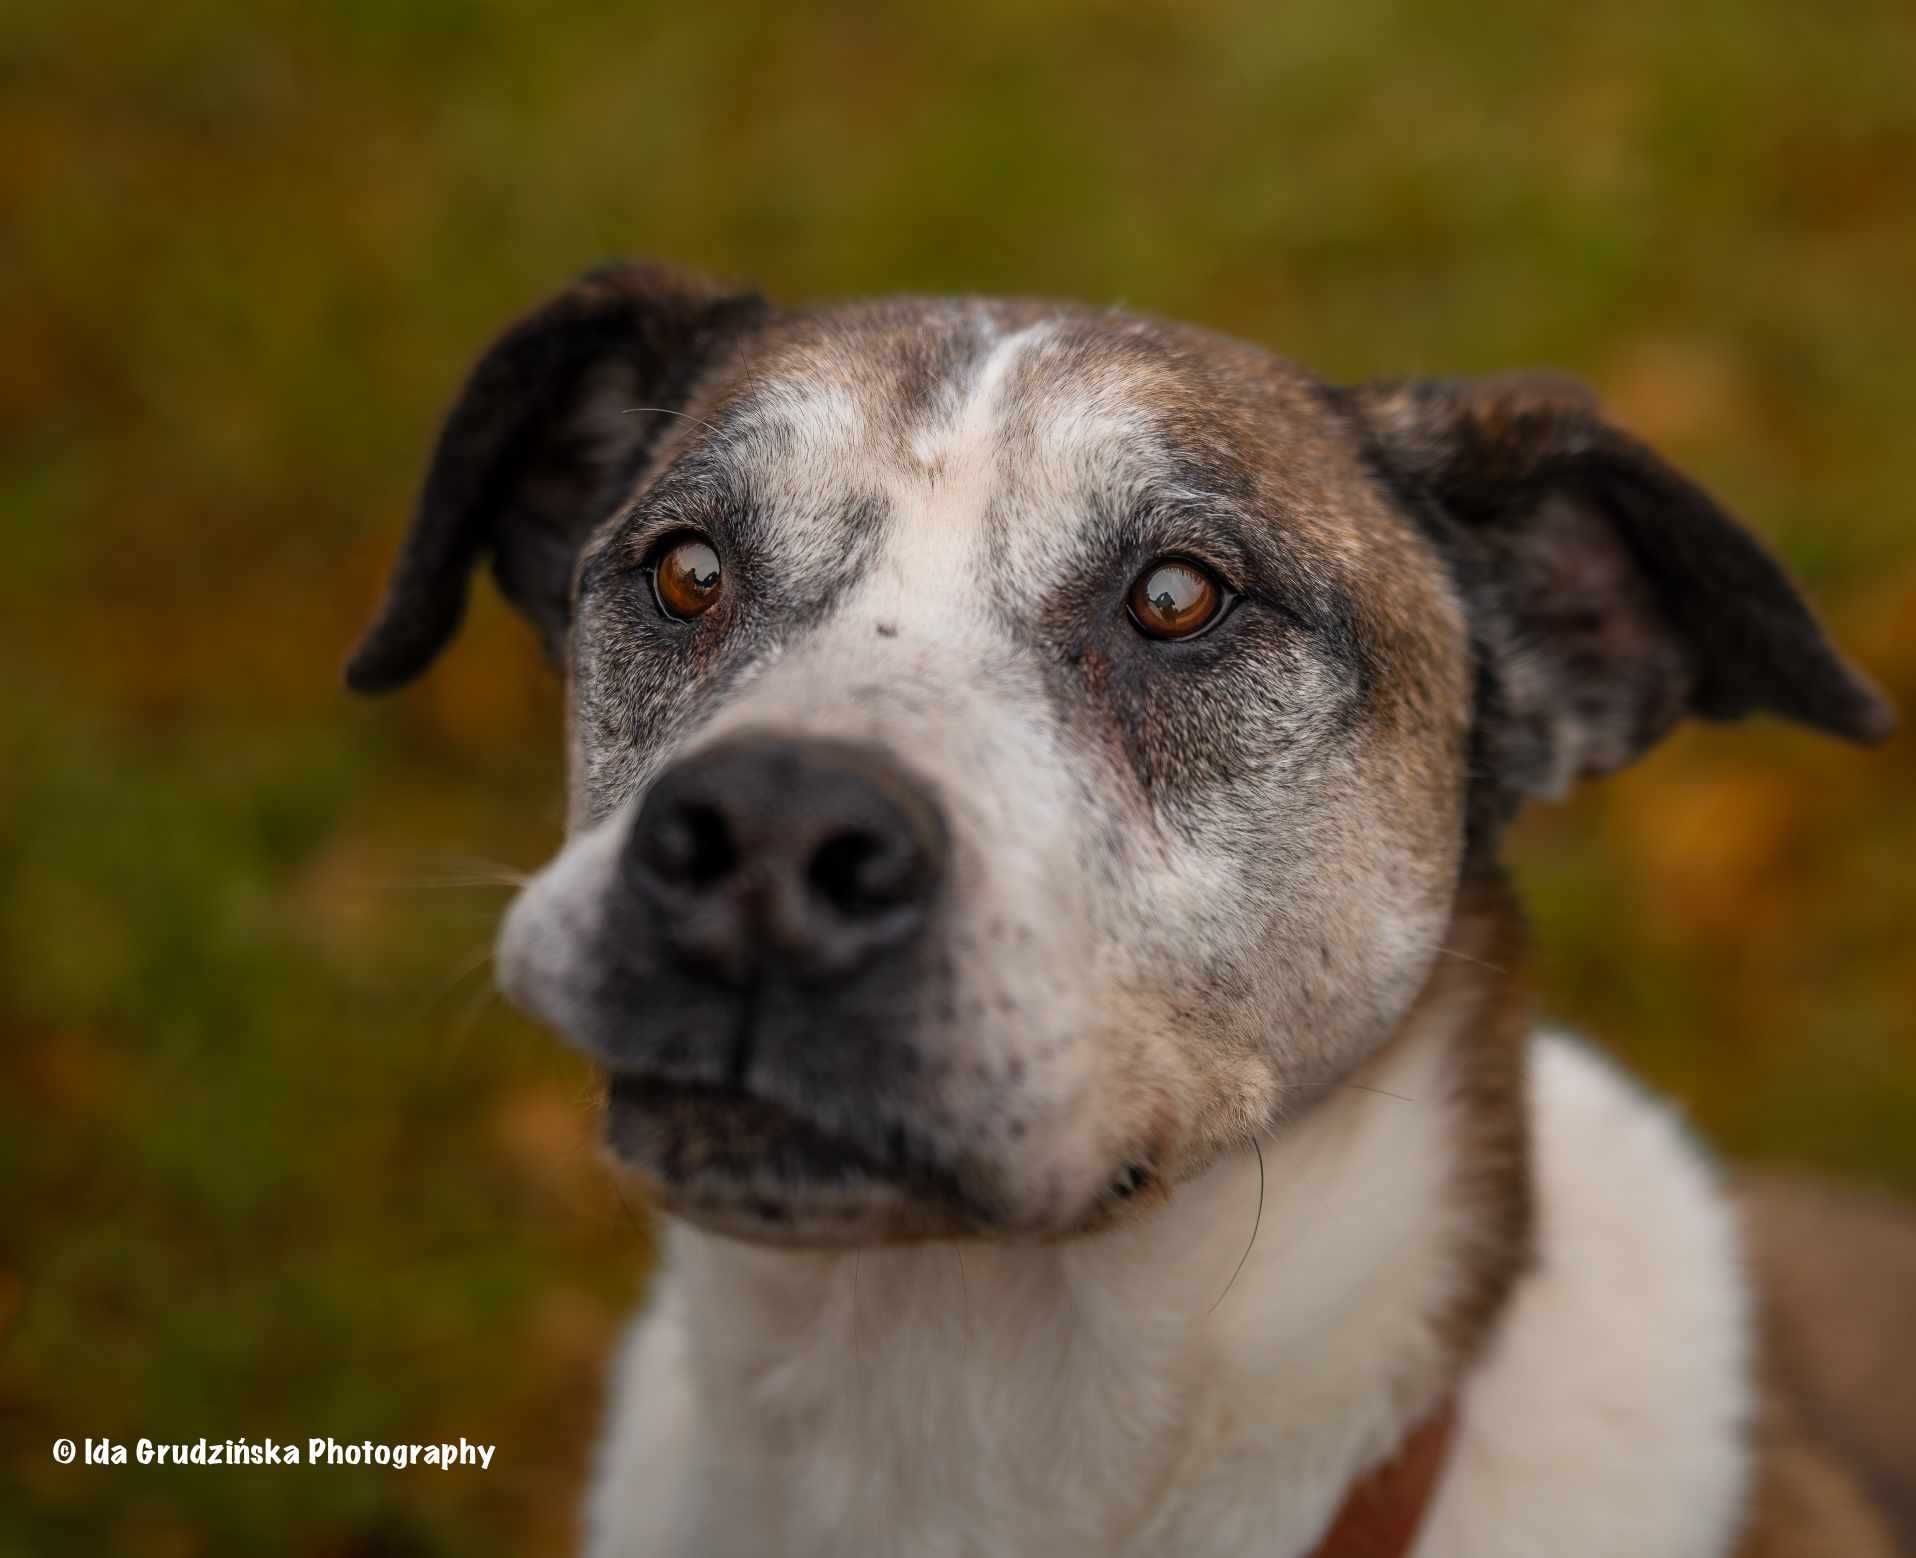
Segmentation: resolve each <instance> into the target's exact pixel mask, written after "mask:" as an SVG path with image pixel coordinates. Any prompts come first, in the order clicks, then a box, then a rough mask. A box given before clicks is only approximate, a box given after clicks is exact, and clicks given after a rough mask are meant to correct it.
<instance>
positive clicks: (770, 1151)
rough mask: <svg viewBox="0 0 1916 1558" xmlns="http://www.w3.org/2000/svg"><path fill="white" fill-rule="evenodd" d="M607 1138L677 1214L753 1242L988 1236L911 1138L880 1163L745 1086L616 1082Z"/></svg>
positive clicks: (616, 1077)
mask: <svg viewBox="0 0 1916 1558" xmlns="http://www.w3.org/2000/svg"><path fill="white" fill-rule="evenodd" d="M606 1139H607V1142H608V1144H609V1145H610V1147H611V1149H612V1151H613V1154H614V1155H615V1156H616V1157H617V1158H618V1159H619V1161H620V1162H621V1163H622V1164H623V1165H624V1166H625V1167H626V1168H628V1169H629V1170H631V1171H632V1172H633V1173H635V1174H636V1175H637V1176H638V1177H639V1178H640V1179H641V1180H642V1181H643V1182H645V1184H646V1185H647V1187H648V1188H649V1189H650V1190H651V1192H652V1193H653V1195H654V1197H655V1198H656V1199H657V1200H658V1201H659V1202H660V1203H661V1204H662V1205H663V1206H664V1208H665V1209H666V1210H667V1211H669V1212H671V1213H672V1214H673V1215H674V1216H677V1217H681V1218H683V1219H685V1220H686V1221H688V1222H692V1223H696V1224H699V1225H700V1226H702V1227H704V1228H707V1229H710V1230H711V1231H713V1232H717V1233H723V1234H727V1235H729V1236H731V1237H733V1238H740V1239H746V1240H750V1241H752V1242H756V1243H771V1244H799V1245H809V1246H847V1245H861V1244H874V1243H893V1242H905V1241H912V1240H920V1239H927V1238H940V1237H953V1236H957V1235H962V1234H964V1233H967V1232H975V1231H978V1229H979V1224H980V1219H979V1218H978V1217H977V1216H976V1215H975V1214H973V1213H972V1212H971V1210H970V1208H969V1206H968V1203H967V1198H966V1197H965V1196H964V1195H963V1194H962V1192H961V1191H960V1190H959V1188H958V1186H957V1184H956V1182H955V1179H954V1178H953V1176H951V1175H950V1174H948V1173H946V1172H944V1171H942V1170H940V1169H939V1168H937V1167H935V1166H934V1165H932V1164H929V1163H927V1162H923V1161H919V1160H917V1159H915V1158H914V1157H913V1156H912V1155H911V1154H910V1153H909V1151H908V1150H907V1147H906V1144H905V1142H904V1141H903V1139H902V1138H898V1139H897V1146H896V1148H895V1150H894V1151H892V1152H889V1153H887V1154H885V1155H884V1156H882V1157H881V1156H880V1155H879V1154H878V1153H876V1152H873V1151H871V1150H869V1149H868V1148H866V1147H865V1146H863V1145H861V1144H858V1143H854V1142H850V1141H847V1140H845V1139H844V1138H843V1137H841V1136H838V1135H835V1134H833V1133H831V1132H829V1131H827V1130H824V1129H822V1128H821V1127H820V1126H818V1125H817V1124H815V1123H813V1122H812V1121H810V1120H807V1119H805V1118H803V1117H801V1116H799V1115H796V1114H794V1113H792V1112H791V1111H789V1110H787V1109H784V1108H781V1107H780V1106H779V1105H777V1104H774V1103H771V1102H768V1101H767V1100H766V1099H764V1098H762V1097H760V1096H758V1095H756V1094H754V1093H749V1092H747V1091H745V1090H743V1089H741V1088H734V1087H724V1086H718V1085H714V1084H709V1083H679V1082H660V1081H657V1080H654V1079H651V1078H647V1077H643V1076H635V1075H632V1074H628V1073H616V1072H615V1073H613V1074H612V1075H611V1076H610V1077H609V1078H608V1085H607V1089H606Z"/></svg>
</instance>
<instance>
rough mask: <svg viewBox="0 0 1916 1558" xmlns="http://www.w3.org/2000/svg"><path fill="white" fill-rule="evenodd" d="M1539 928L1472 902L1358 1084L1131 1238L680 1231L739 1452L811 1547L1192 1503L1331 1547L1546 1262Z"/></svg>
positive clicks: (1496, 896) (674, 1296)
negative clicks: (776, 1246)
mask: <svg viewBox="0 0 1916 1558" xmlns="http://www.w3.org/2000/svg"><path fill="white" fill-rule="evenodd" d="M1519 941H1520V937H1519V934H1518V930H1517V922H1516V916H1515V913H1514V910H1513V909H1512V907H1511V905H1510V902H1509V899H1508V896H1507V894H1506V893H1505V892H1504V891H1503V889H1502V888H1501V886H1500V885H1498V884H1495V883H1485V884H1481V885H1480V886H1478V887H1476V888H1473V889H1471V890H1469V891H1467V892H1466V893H1465V894H1464V895H1463V897H1462V898H1461V900H1460V906H1459V909H1458V912H1457V915H1456V917H1455V920H1454V922H1453V924H1452V926H1451V930H1450V934H1449V935H1448V936H1447V938H1446V951H1445V953H1444V954H1443V955H1441V956H1440V957H1439V958H1438V959H1437V961H1436V964H1435V966H1434V968H1433V971H1432V973H1431V976H1430V978H1429V980H1428V982H1427V985H1426V987H1425V989H1424V991H1423V993H1422V995H1421V996H1420V997H1419V999H1418V1001H1417V1003H1416V1005H1415V1007H1414V1008H1413V1010H1412V1011H1411V1013H1410V1014H1409V1016H1408V1017H1407V1018H1406V1019H1405V1020H1404V1021H1403V1023H1402V1024H1400V1026H1399V1027H1398V1028H1397V1030H1396V1031H1395V1032H1394V1033H1393V1035H1392V1037H1391V1038H1390V1039H1389V1040H1388V1041H1387V1042H1386V1043H1385V1045H1384V1046H1383V1047H1382V1048H1381V1049H1380V1050H1379V1051H1378V1052H1377V1053H1376V1054H1375V1055H1374V1056H1373V1057H1372V1058H1371V1059H1370V1060H1369V1061H1368V1062H1367V1063H1366V1064H1364V1065H1363V1066H1362V1067H1360V1068H1359V1069H1358V1070H1357V1071H1356V1072H1355V1073H1354V1074H1353V1075H1352V1076H1351V1077H1350V1078H1349V1079H1348V1081H1347V1083H1346V1084H1345V1085H1343V1086H1340V1087H1339V1088H1337V1089H1335V1090H1334V1091H1332V1092H1331V1093H1330V1094H1329V1095H1328V1096H1326V1097H1325V1098H1324V1099H1322V1100H1321V1101H1320V1102H1318V1103H1317V1104H1315V1105H1314V1106H1313V1107H1312V1108H1311V1109H1310V1110H1309V1111H1308V1112H1307V1113H1305V1114H1304V1115H1302V1116H1300V1117H1299V1118H1297V1119H1295V1120H1292V1121H1289V1122H1287V1123H1284V1124H1282V1125H1280V1126H1279V1127H1278V1128H1276V1129H1275V1130H1273V1131H1272V1132H1270V1133H1269V1134H1267V1135H1266V1136H1265V1137H1264V1138H1263V1140H1262V1141H1261V1143H1259V1144H1258V1150H1252V1149H1250V1148H1248V1147H1247V1148H1246V1149H1245V1150H1243V1151H1241V1152H1240V1153H1237V1154H1234V1155H1232V1156H1231V1157H1229V1158H1227V1159H1225V1160H1224V1161H1222V1162H1220V1163H1218V1164H1216V1165H1214V1166H1213V1167H1212V1168H1211V1169H1209V1170H1208V1171H1207V1172H1205V1173H1204V1174H1203V1175H1201V1176H1200V1177H1198V1178H1197V1179H1195V1180H1193V1181H1191V1182H1189V1183H1187V1184H1184V1185H1181V1186H1178V1187H1175V1188H1173V1189H1172V1190H1170V1191H1169V1192H1168V1193H1166V1194H1164V1195H1163V1196H1162V1197H1161V1199H1160V1200H1159V1201H1158V1202H1157V1204H1155V1205H1146V1206H1141V1207H1139V1208H1138V1209H1137V1211H1136V1212H1135V1213H1134V1214H1133V1215H1132V1216H1131V1217H1130V1218H1128V1219H1127V1221H1126V1222H1124V1223H1123V1224H1121V1225H1120V1226H1117V1227H1115V1228H1113V1229H1111V1230H1109V1231H1107V1232H1104V1233H1101V1234H1098V1235H1094V1236H1089V1237H1085V1238H1082V1239H1079V1240H1076V1241H1066V1242H1063V1243H1059V1244H1055V1245H1043V1246H1010V1245H988V1244H978V1245H964V1246H959V1245H953V1244H943V1245H929V1246H921V1247H911V1248H903V1249H886V1250H873V1251H866V1252H860V1253H856V1254H830V1255H824V1254H805V1253H798V1254H795V1253H790V1252H782V1251H772V1250H765V1249H758V1248H754V1247H750V1246H746V1245H742V1244H737V1243H734V1242H731V1241H727V1240H723V1239H717V1238H712V1237H708V1236H705V1235H702V1234H699V1233H697V1232H694V1231H692V1230H689V1229H685V1228H679V1229H675V1231H674V1234H673V1237H672V1245H671V1251H670V1258H669V1268H670V1273H671V1276H670V1280H669V1282H668V1284H667V1288H666V1292H665V1295H664V1297H663V1298H662V1300H661V1302H662V1303H665V1304H668V1305H672V1304H676V1305H683V1306H684V1309H683V1312H682V1313H683V1326H684V1329H683V1333H682V1334H683V1335H684V1337H685V1347H686V1356H685V1358H684V1360H683V1362H684V1367H685V1369H686V1370H687V1378H688V1383H689V1384H691V1385H692V1387H693V1388H694V1389H697V1390H698V1391H699V1393H700V1395H701V1396H702V1397H703V1398H704V1399H705V1400H706V1401H707V1402H708V1403H711V1404H713V1405H714V1408H715V1410H717V1411H719V1412H722V1413H723V1414H725V1418H726V1420H725V1421H724V1422H723V1423H717V1422H715V1423H713V1424H712V1425H711V1426H712V1429H713V1431H715V1432H717V1433H720V1434H722V1435H724V1436H725V1442H726V1446H727V1455H728V1458H730V1459H732V1460H733V1461H734V1463H735V1464H736V1463H737V1461H738V1460H741V1459H746V1458H750V1457H754V1456H756V1457H758V1458H759V1460H760V1462H761V1464H760V1466H759V1467H758V1468H756V1470H755V1477H756V1480H755V1481H754V1482H753V1483H752V1485H753V1486H754V1487H755V1488H756V1489H758V1490H759V1492H758V1494H757V1496H762V1497H766V1498H768V1499H776V1500H779V1501H781V1502H782V1506H783V1513H782V1517H781V1518H782V1520H783V1521H784V1522H785V1525H784V1527H783V1528H784V1529H785V1530H786V1531H787V1532H789V1533H791V1534H792V1535H793V1537H794V1545H793V1550H809V1549H807V1548H806V1547H805V1545H804V1540H803V1532H804V1531H805V1530H806V1529H808V1528H812V1527H814V1525H815V1527H816V1529H817V1530H818V1531H820V1532H821V1533H829V1532H832V1531H838V1532H840V1533H841V1534H842V1533H845V1532H847V1531H856V1530H858V1529H859V1528H860V1526H861V1522H865V1521H869V1520H874V1519H877V1520H883V1521H885V1522H887V1523H889V1524H891V1528H892V1529H894V1530H900V1529H913V1530H918V1531H921V1532H924V1533H926V1534H927V1535H928V1536H929V1535H931V1534H932V1533H937V1532H939V1531H941V1530H949V1531H950V1532H951V1533H952V1535H953V1537H954V1540H955V1541H956V1543H957V1545H956V1546H954V1548H953V1550H959V1549H960V1548H963V1550H972V1548H973V1547H976V1548H977V1550H985V1551H990V1550H1000V1549H999V1548H998V1547H996V1546H995V1545H994V1543H993V1542H992V1541H991V1540H989V1533H988V1532H986V1531H981V1529H980V1526H981V1523H982V1524H984V1525H986V1526H988V1525H990V1523H991V1522H993V1521H997V1520H1002V1521H1003V1522H1004V1526H1005V1531H1006V1532H1007V1533H1011V1532H1014V1531H1016V1532H1021V1533H1029V1532H1030V1531H1032V1530H1034V1529H1047V1528H1048V1529H1052V1530H1055V1531H1056V1532H1058V1533H1059V1534H1060V1537H1061V1539H1062V1540H1063V1541H1064V1542H1065V1544H1066V1545H1065V1546H1064V1547H1062V1548H1060V1549H1059V1550H1070V1544H1071V1543H1073V1542H1082V1544H1083V1546H1084V1548H1085V1550H1088V1551H1104V1552H1113V1551H1132V1550H1136V1551H1175V1550H1178V1538H1179V1533H1180V1531H1181V1530H1182V1529H1183V1527H1182V1520H1183V1518H1184V1517H1185V1516H1186V1514H1187V1513H1188V1512H1190V1511H1193V1510H1202V1511H1203V1512H1204V1514H1203V1518H1204V1519H1205V1521H1206V1522H1207V1526H1206V1531H1207V1537H1208V1539H1209V1540H1211V1541H1213V1542H1215V1540H1216V1536H1217V1533H1216V1531H1215V1521H1216V1520H1217V1518H1218V1512H1219V1511H1220V1510H1226V1511H1228V1510H1232V1509H1242V1510H1245V1511H1247V1512H1251V1511H1256V1512H1258V1514H1257V1518H1258V1519H1259V1521H1260V1522H1261V1523H1260V1527H1259V1531H1258V1543H1257V1546H1258V1550H1259V1551H1262V1552H1269V1553H1271V1554H1273V1555H1279V1558H1281V1555H1285V1554H1301V1553H1304V1552H1307V1551H1308V1550H1309V1549H1310V1548H1311V1546H1312V1544H1313V1543H1314V1542H1315V1541H1316V1540H1317V1539H1318V1538H1319V1537H1320V1536H1321V1535H1322V1533H1323V1531H1324V1529H1325V1527H1326V1526H1327V1524H1328V1523H1329V1522H1330V1521H1331V1519H1332V1517H1333V1516H1334V1514H1335V1512H1336V1511H1337V1509H1338V1507H1339V1505H1340V1503H1341V1502H1342V1500H1343V1498H1344V1495H1345V1493H1346V1491H1347V1490H1348V1489H1349V1488H1350V1487H1351V1486H1352V1485H1353V1483H1355V1482H1356V1481H1357V1480H1358V1479H1360V1478H1361V1477H1362V1476H1363V1475H1364V1474H1365V1472H1366V1471H1367V1470H1368V1469H1370V1468H1371V1467H1373V1466H1375V1465H1376V1464H1377V1463H1378V1462H1380V1461H1381V1460H1383V1459H1384V1458H1386V1457H1387V1456H1389V1455H1390V1454H1391V1452H1392V1451H1393V1450H1395V1449H1396V1448H1397V1447H1398V1445H1399V1444H1400V1442H1401V1441H1402V1440H1403V1438H1404V1437H1405V1435H1406V1434H1407V1433H1408V1432H1409V1431H1411V1430H1412V1429H1414V1427H1415V1426H1416V1425H1417V1424H1418V1423H1419V1422H1420V1421H1422V1420H1424V1419H1425V1418H1426V1417H1427V1415H1428V1414H1429V1413H1431V1411H1432V1410H1433V1409H1434V1408H1435V1407H1436V1406H1437V1405H1438V1404H1439V1403H1440V1402H1441V1401H1443V1400H1444V1399H1445V1397H1446V1396H1447V1395H1448V1394H1449V1392H1450V1391H1451V1389H1452V1388H1453V1387H1454V1385H1455V1383H1456V1381H1457V1380H1458V1378H1459V1376H1460V1375H1461V1374H1462V1373H1463V1372H1464V1371H1465V1370H1467V1369H1468V1367H1469V1365H1470V1363H1471V1361H1472V1359H1473V1358H1474V1357H1475V1355H1476V1354H1477V1352H1478V1351H1479V1350H1480V1349H1481V1347H1482V1345H1483V1343H1484V1341H1485V1339H1486V1337H1487V1335H1488V1332H1489V1329H1490V1327H1491V1325H1492V1323H1493V1321H1494V1320H1495V1318H1496V1316H1497V1315H1498V1313H1499V1312H1500V1310H1501V1309H1502V1307H1503V1304H1504V1301H1505V1299H1506V1297H1507V1295H1508V1293H1509V1291H1510V1288H1511V1285H1512V1283H1513V1281H1514V1279H1515V1277H1516V1275H1517V1273H1518V1272H1519V1270H1520V1269H1521V1267H1522V1264H1523V1261H1524V1258H1525V1254H1526V1250H1527V1241H1528V1233H1529V1199H1528V1195H1529V1177H1528V1165H1527V1159H1526V1150H1525V1147H1526V1144H1525V1135H1524V1110H1523V1103H1522V1092H1523V1080H1522V1075H1521V1071H1522V1056H1523V1053H1524V1046H1523V1035H1524V1028H1525V1022H1526V1017H1527V1008H1526V1003H1525V1002H1524V1000H1523V998H1522V994H1521V991H1520V989H1519V987H1518V983H1517V981H1516V979H1515V977H1514V973H1513V970H1514V967H1515V961H1516V958H1517V956H1518V955H1519V952H1520V948H1519ZM1260 1205H1261V1213H1260ZM1254 1235H1255V1236H1254ZM957 1467H962V1468H963V1469H964V1470H963V1474H962V1477H956V1476H954V1468H957ZM1238 1481H1245V1482H1247V1483H1248V1484H1249V1485H1250V1486H1252V1487H1254V1488H1255V1489H1256V1495H1255V1496H1252V1497H1244V1496H1242V1495H1241V1493H1240V1494H1233V1493H1232V1492H1231V1489H1232V1487H1233V1485H1234V1484H1235V1483H1236V1482H1238ZM1274 1486H1276V1487H1280V1488H1282V1490H1283V1493H1284V1496H1283V1497H1282V1498H1281V1499H1279V1500H1276V1501H1275V1503H1276V1505H1277V1507H1279V1508H1280V1509H1281V1511H1282V1514H1281V1515H1280V1517H1279V1520H1280V1523H1281V1529H1272V1528H1271V1524H1270V1517H1269V1514H1268V1512H1269V1511H1270V1509H1271V1508H1272V1507H1273V1502H1274V1501H1273V1500H1272V1498H1271V1496H1270V1493H1271V1489H1272V1488H1273V1487H1274ZM1247 1518H1249V1516H1248V1514H1247ZM967 1544H970V1545H967ZM842 1550H848V1551H860V1550H863V1549H862V1548H860V1547H858V1545H857V1543H856V1542H849V1543H847V1544H846V1545H845V1547H844V1548H843V1549H842ZM923 1550H926V1551H933V1550H943V1549H942V1548H941V1547H940V1546H939V1543H938V1541H937V1540H927V1541H926V1542H925V1543H924V1544H923ZM1003 1550H1010V1549H1009V1548H1005V1549H1003Z"/></svg>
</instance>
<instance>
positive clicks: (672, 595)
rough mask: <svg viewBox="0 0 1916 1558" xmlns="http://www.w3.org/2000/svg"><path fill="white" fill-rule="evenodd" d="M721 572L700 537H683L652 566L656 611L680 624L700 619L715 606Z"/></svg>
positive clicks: (710, 551)
mask: <svg viewBox="0 0 1916 1558" xmlns="http://www.w3.org/2000/svg"><path fill="white" fill-rule="evenodd" d="M724 572H725V570H724V569H723V568H721V567H720V566H719V555H718V553H717V552H715V551H713V550H712V543H711V542H709V541H707V540H706V539H705V538H704V537H703V536H683V537H681V538H680V539H679V540H677V541H674V542H672V543H671V544H670V545H669V546H667V547H666V548H665V549H664V550H663V551H661V552H660V553H659V555H658V561H657V562H655V563H654V564H653V565H652V591H653V593H654V594H655V595H657V596H658V598H659V610H660V611H662V612H664V613H665V614H666V615H667V616H668V617H677V618H678V619H679V620H680V621H682V622H683V621H689V620H691V619H692V618H693V617H698V616H703V615H704V614H705V613H706V612H708V611H710V610H711V609H712V608H713V607H714V606H715V605H717V604H718V598H719V583H720V580H721V579H722V578H723V577H724Z"/></svg>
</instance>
